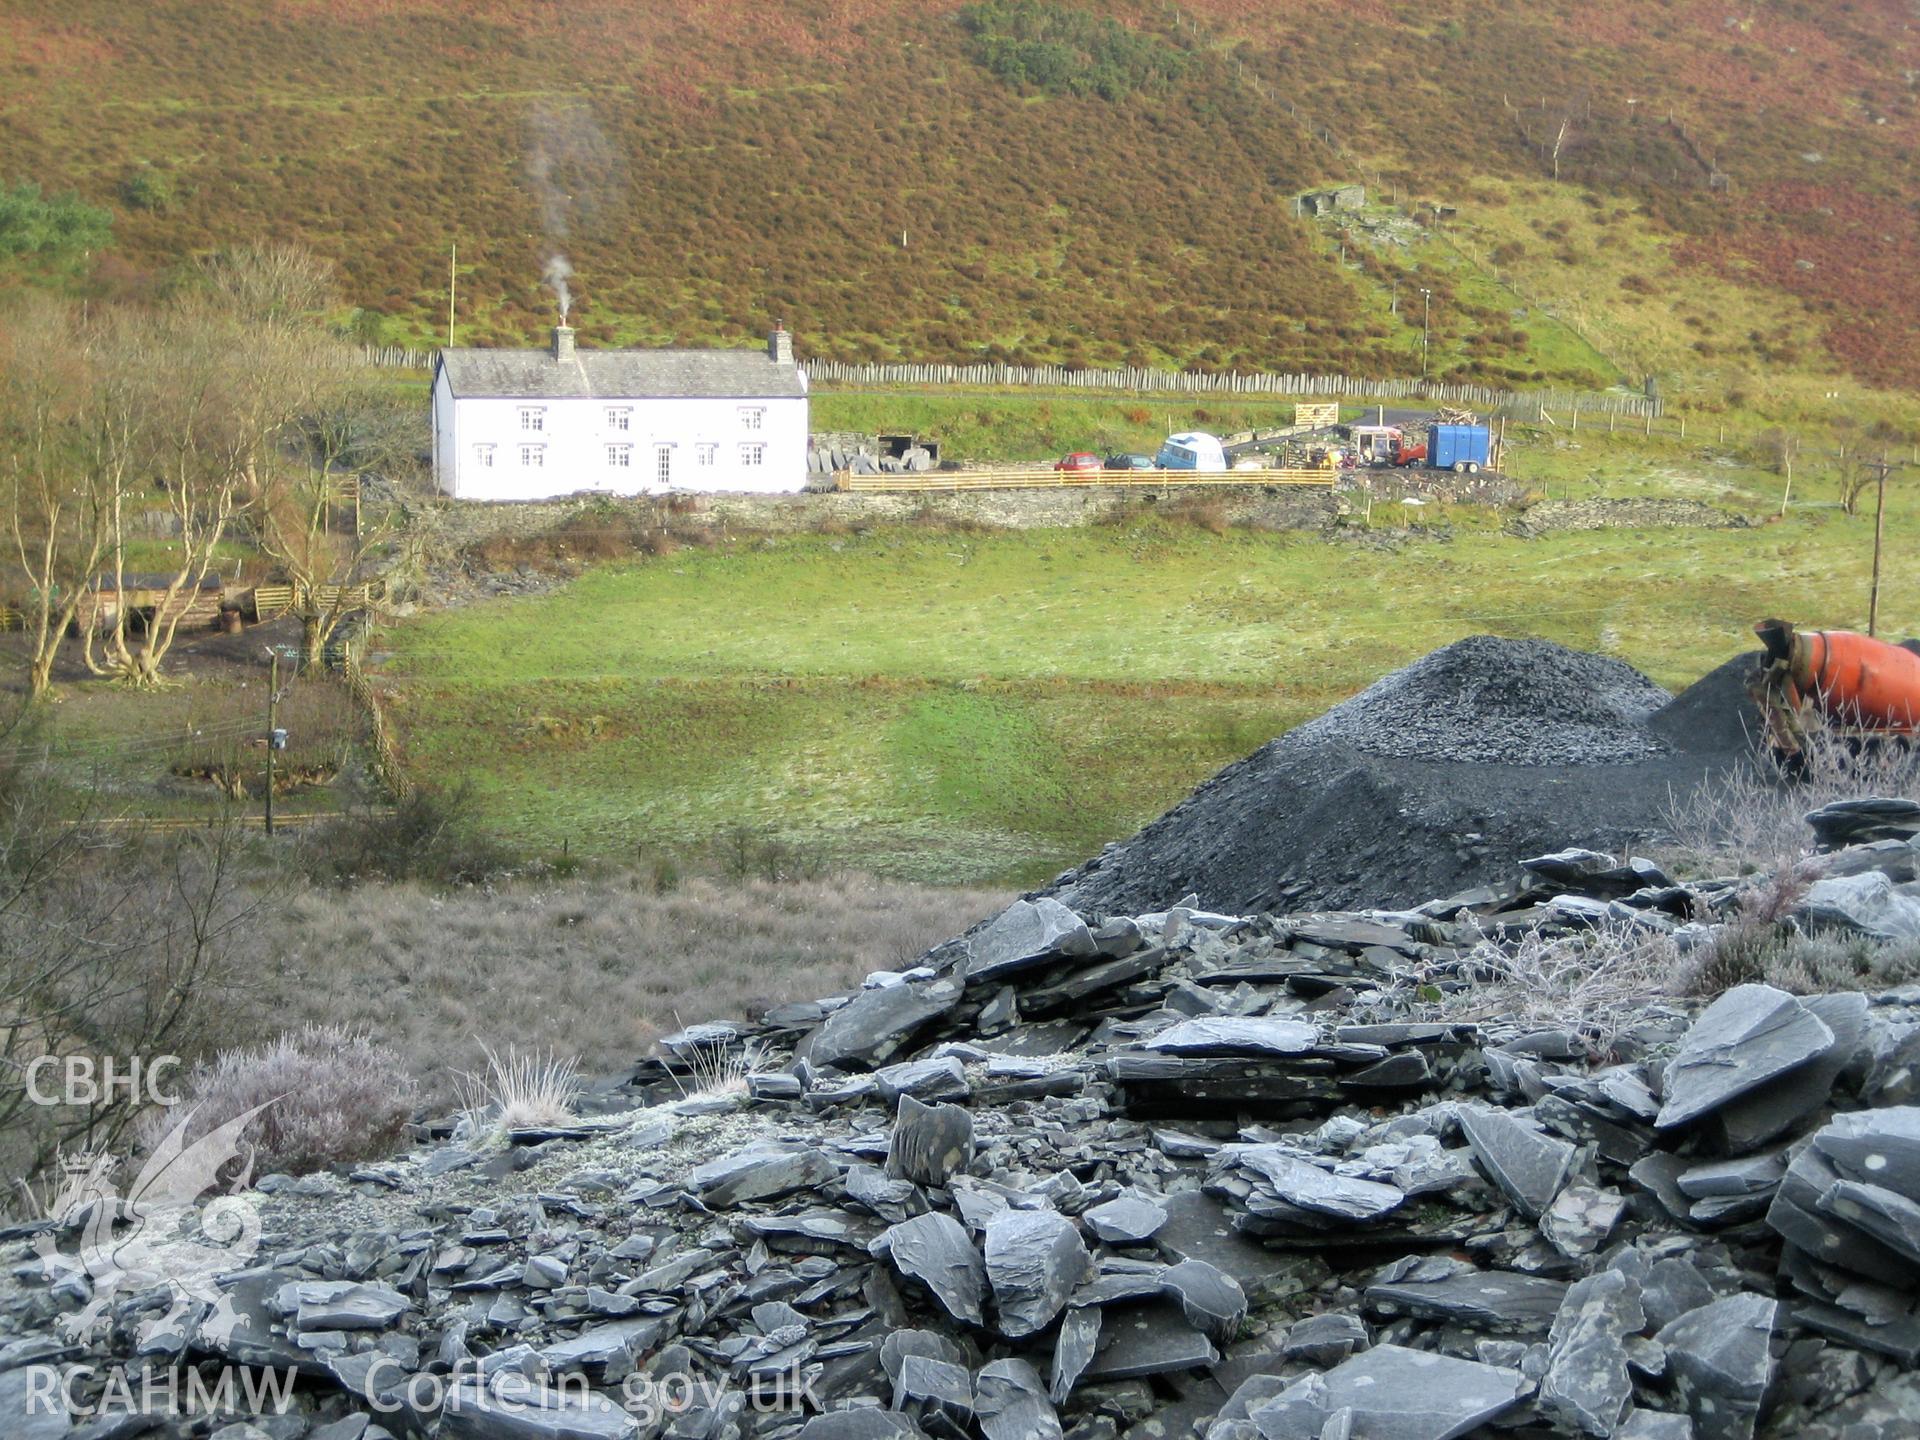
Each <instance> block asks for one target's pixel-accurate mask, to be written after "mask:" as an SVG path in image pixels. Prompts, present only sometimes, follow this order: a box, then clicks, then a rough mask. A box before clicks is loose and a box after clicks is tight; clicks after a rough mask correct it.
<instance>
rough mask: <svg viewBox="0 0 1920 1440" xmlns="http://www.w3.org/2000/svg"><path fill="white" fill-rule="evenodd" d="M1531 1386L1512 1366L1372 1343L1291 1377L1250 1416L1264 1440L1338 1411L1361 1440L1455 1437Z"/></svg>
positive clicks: (1312, 1425)
mask: <svg viewBox="0 0 1920 1440" xmlns="http://www.w3.org/2000/svg"><path fill="white" fill-rule="evenodd" d="M1529 1388H1530V1384H1529V1382H1528V1381H1527V1379H1526V1378H1525V1377H1524V1376H1522V1375H1521V1373H1520V1372H1519V1371H1518V1370H1509V1369H1506V1368H1503V1367H1499V1366H1493V1365H1482V1364H1480V1363H1479V1362H1478V1361H1475V1360H1458V1359H1455V1358H1454V1357H1452V1356H1450V1355H1436V1354H1432V1353H1430V1352H1428V1351H1425V1350H1409V1349H1406V1348H1405V1347H1403V1346H1399V1345H1376V1346H1375V1347H1374V1348H1373V1349H1371V1350H1367V1351H1364V1352H1362V1353H1361V1354H1359V1355H1355V1356H1353V1357H1352V1358H1351V1359H1349V1360H1345V1361H1343V1362H1341V1363H1340V1364H1339V1365H1336V1366H1335V1367H1334V1368H1333V1369H1331V1370H1329V1371H1327V1373H1326V1374H1324V1375H1312V1376H1308V1377H1307V1378H1306V1379H1304V1380H1301V1381H1298V1382H1296V1383H1295V1384H1294V1385H1292V1386H1290V1387H1288V1388H1287V1389H1286V1390H1284V1391H1282V1392H1281V1393H1280V1394H1279V1395H1278V1396H1276V1397H1274V1398H1273V1399H1272V1400H1269V1401H1268V1402H1267V1403H1266V1404H1264V1405H1261V1406H1259V1407H1257V1408H1255V1409H1254V1410H1253V1412H1252V1415H1251V1418H1252V1420H1253V1424H1254V1427H1255V1428H1256V1429H1257V1430H1258V1431H1259V1432H1260V1434H1261V1436H1262V1437H1263V1440H1300V1437H1301V1436H1302V1435H1312V1436H1319V1435H1322V1434H1324V1433H1325V1427H1326V1426H1327V1424H1328V1423H1329V1422H1330V1421H1335V1417H1336V1416H1338V1415H1339V1414H1340V1412H1342V1411H1350V1412H1351V1414H1350V1415H1349V1416H1347V1417H1346V1419H1345V1421H1344V1422H1339V1421H1335V1423H1345V1424H1348V1425H1350V1426H1351V1430H1350V1433H1351V1434H1352V1435H1355V1436H1364V1437H1366V1440H1458V1437H1459V1436H1462V1435H1465V1434H1466V1433H1467V1432H1468V1431H1470V1430H1472V1429H1474V1428H1475V1427H1476V1426H1479V1425H1484V1424H1486V1423H1487V1422H1488V1421H1490V1420H1493V1419H1495V1418H1497V1417H1498V1416H1500V1415H1503V1414H1505V1413H1506V1412H1507V1411H1508V1410H1511V1409H1512V1408H1513V1407H1514V1405H1515V1404H1517V1403H1518V1401H1519V1399H1520V1397H1521V1396H1522V1395H1523V1394H1525V1393H1526V1391H1527V1390H1528V1389H1529Z"/></svg>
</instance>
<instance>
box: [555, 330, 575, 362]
mask: <svg viewBox="0 0 1920 1440" xmlns="http://www.w3.org/2000/svg"><path fill="white" fill-rule="evenodd" d="M553 358H554V359H555V360H556V361H566V360H571V359H573V327H572V326H571V325H556V326H554V327H553Z"/></svg>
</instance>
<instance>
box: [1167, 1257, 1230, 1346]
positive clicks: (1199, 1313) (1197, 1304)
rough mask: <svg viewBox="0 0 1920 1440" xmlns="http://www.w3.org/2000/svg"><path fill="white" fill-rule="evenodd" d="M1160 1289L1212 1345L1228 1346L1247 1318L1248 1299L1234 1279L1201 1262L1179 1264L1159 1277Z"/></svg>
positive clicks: (1189, 1261) (1190, 1261) (1193, 1261)
mask: <svg viewBox="0 0 1920 1440" xmlns="http://www.w3.org/2000/svg"><path fill="white" fill-rule="evenodd" d="M1160 1288H1161V1289H1162V1290H1163V1291H1164V1292H1166V1293H1167V1294H1169V1295H1171V1296H1173V1297H1174V1298H1175V1299H1176V1300H1178V1301H1179V1302H1180V1310H1181V1313H1182V1314H1184V1315H1185V1316H1186V1318H1187V1323H1188V1324H1189V1325H1191V1326H1193V1327H1194V1329H1196V1330H1202V1331H1205V1332H1206V1334H1207V1335H1208V1336H1209V1337H1211V1338H1212V1339H1213V1340H1214V1342H1215V1343H1217V1344H1220V1345H1228V1344H1231V1343H1232V1342H1233V1338H1234V1336H1235V1335H1237V1334H1239V1332H1240V1325H1241V1322H1243V1321H1244V1320H1245V1319H1246V1318H1247V1296H1246V1292H1245V1291H1243V1290H1242V1289H1241V1288H1240V1286H1239V1285H1238V1284H1237V1283H1235V1281H1234V1279H1233V1277H1232V1276H1231V1275H1228V1274H1227V1273H1226V1272H1225V1271H1223V1270H1220V1269H1218V1268H1217V1267H1215V1266H1212V1265H1209V1264H1208V1263H1207V1262H1206V1261H1204V1260H1182V1261H1181V1262H1180V1263H1179V1264H1178V1265H1170V1266H1168V1267H1167V1268H1166V1269H1165V1270H1163V1271H1162V1272H1161V1274H1160Z"/></svg>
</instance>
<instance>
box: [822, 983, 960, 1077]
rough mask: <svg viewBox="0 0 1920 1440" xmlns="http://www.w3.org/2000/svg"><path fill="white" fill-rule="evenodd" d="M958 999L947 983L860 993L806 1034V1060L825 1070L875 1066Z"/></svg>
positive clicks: (957, 987)
mask: <svg viewBox="0 0 1920 1440" xmlns="http://www.w3.org/2000/svg"><path fill="white" fill-rule="evenodd" d="M961 994H962V988H961V986H960V985H959V984H958V983H957V982H956V981H954V980H952V979H939V980H927V981H922V982H920V983H918V984H907V985H890V986H887V987H886V988H885V989H881V990H862V991H861V992H860V993H859V994H857V995H855V996H854V997H853V998H852V999H851V1000H849V1001H848V1002H847V1003H846V1004H845V1005H842V1006H841V1007H840V1008H839V1009H838V1010H836V1011H834V1012H833V1013H832V1014H831V1015H829V1016H828V1017H827V1019H826V1023H825V1024H824V1025H822V1026H820V1028H819V1029H817V1030H814V1031H812V1032H810V1033H809V1034H808V1036H807V1037H806V1040H805V1042H804V1048H805V1056H806V1060H807V1062H808V1063H809V1064H811V1065H814V1066H818V1067H821V1068H825V1069H833V1068H836V1067H838V1068H842V1069H846V1068H859V1067H864V1066H871V1065H878V1064H881V1063H883V1062H885V1061H886V1060H888V1059H889V1058H891V1057H892V1056H893V1055H894V1054H895V1053H896V1052H898V1051H899V1050H900V1049H901V1047H902V1046H904V1045H905V1044H906V1043H907V1041H908V1040H909V1039H911V1038H912V1037H913V1035H914V1034H915V1033H916V1032H917V1031H918V1030H919V1029H920V1028H921V1027H922V1026H924V1025H927V1024H928V1023H930V1022H931V1021H933V1020H936V1019H938V1018H939V1017H940V1016H942V1015H944V1014H946V1013H947V1012H948V1011H949V1010H951V1009H952V1008H953V1007H954V1006H955V1005H957V1004H959V1003H960V996H961Z"/></svg>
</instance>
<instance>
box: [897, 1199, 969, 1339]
mask: <svg viewBox="0 0 1920 1440" xmlns="http://www.w3.org/2000/svg"><path fill="white" fill-rule="evenodd" d="M872 1248H873V1253H875V1254H876V1255H885V1256H886V1257H887V1258H888V1259H890V1260H892V1261H893V1264H894V1268H895V1269H897V1270H899V1271H900V1273H901V1274H903V1275H910V1276H912V1277H913V1278H914V1279H916V1280H918V1281H919V1282H920V1283H921V1284H923V1285H925V1286H926V1287H927V1288H928V1289H929V1290H931V1291H932V1292H933V1296H934V1298H935V1299H936V1300H938V1301H939V1302H940V1304H941V1305H942V1306H943V1307H945V1309H946V1311H947V1313H948V1314H949V1315H951V1316H953V1318H954V1319H956V1320H964V1321H966V1322H967V1323H968V1324H970V1325H979V1324H982V1323H984V1320H985V1316H984V1315H983V1314H982V1312H981V1308H980V1302H981V1300H982V1299H983V1297H984V1296H985V1294H986V1283H987V1276H986V1269H985V1267H984V1266H982V1265H981V1263H980V1256H979V1255H978V1253H976V1252H975V1250H974V1248H973V1242H972V1241H971V1240H969V1239H968V1238H967V1232H966V1231H965V1230H963V1229H962V1228H961V1227H960V1222H959V1221H958V1220H955V1219H954V1218H953V1217H952V1216H951V1215H943V1214H939V1213H937V1212H936V1213H929V1214H926V1215H916V1216H914V1217H913V1219H911V1220H906V1221H902V1222H901V1223H900V1224H898V1225H892V1226H889V1227H888V1228H887V1229H886V1230H885V1231H884V1232H883V1233H882V1234H881V1236H880V1238H879V1239H877V1240H875V1241H874V1242H873V1247H872Z"/></svg>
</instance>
